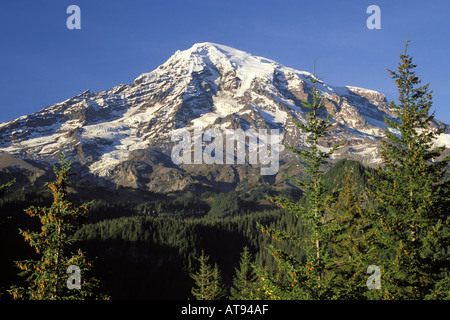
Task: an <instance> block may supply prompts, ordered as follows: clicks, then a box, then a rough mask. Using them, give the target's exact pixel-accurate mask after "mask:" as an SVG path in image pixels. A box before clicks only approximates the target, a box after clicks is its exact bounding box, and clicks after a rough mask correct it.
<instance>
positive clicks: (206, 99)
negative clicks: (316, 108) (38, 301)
mask: <svg viewBox="0 0 450 320" xmlns="http://www.w3.org/2000/svg"><path fill="white" fill-rule="evenodd" d="M312 76H313V75H312V74H310V73H308V72H303V71H298V70H294V69H292V68H288V67H285V66H282V65H280V64H279V63H277V62H275V61H272V60H269V59H266V58H261V57H256V56H253V55H251V54H248V53H245V52H242V51H239V50H236V49H233V48H230V47H227V46H222V45H217V44H212V43H199V44H195V45H194V46H192V47H191V48H190V49H188V50H185V51H177V52H176V53H175V54H174V55H173V56H172V57H170V58H169V60H167V61H166V62H165V63H164V64H162V65H161V66H159V67H158V68H157V69H156V70H154V71H152V72H149V73H144V74H142V75H140V76H139V77H138V78H136V79H135V80H134V82H133V83H132V84H129V85H119V86H116V87H114V88H112V89H110V90H107V91H102V92H98V93H91V92H90V91H89V90H87V91H85V92H83V93H81V94H79V95H77V96H75V97H73V98H70V99H68V100H66V101H64V102H61V103H58V104H55V105H52V106H49V107H46V108H44V109H42V110H41V111H39V112H36V113H34V114H31V115H27V116H23V117H20V118H17V119H15V120H13V121H10V122H6V123H1V124H0V152H3V153H7V154H9V155H12V156H13V157H14V158H16V159H17V163H16V165H17V166H21V165H20V163H19V162H20V161H22V165H23V166H24V167H25V166H26V165H25V164H24V162H23V161H26V163H29V164H30V165H32V166H33V168H34V167H39V168H40V169H39V170H41V171H39V170H35V174H38V172H40V173H42V172H44V171H45V169H46V168H48V167H49V166H50V164H51V161H55V160H57V157H58V154H59V153H60V152H61V151H63V150H64V151H66V152H67V153H69V154H70V155H71V156H72V157H73V159H74V161H76V163H77V170H78V171H79V172H80V174H79V177H80V178H82V179H87V180H89V181H92V182H95V183H100V184H103V185H106V186H111V187H115V186H129V187H133V188H144V189H150V190H154V191H163V192H167V191H174V190H182V189H185V188H189V187H191V186H192V185H194V184H200V185H204V186H211V187H217V188H222V189H230V188H235V187H236V186H238V185H239V184H240V183H255V182H257V181H260V180H261V179H264V180H265V181H270V182H280V181H282V180H283V179H282V175H283V174H284V173H285V172H290V173H292V172H294V173H295V172H296V171H298V166H297V165H296V164H293V163H292V162H289V159H291V158H292V156H293V155H292V154H290V153H289V152H287V151H286V150H283V149H284V148H283V147H281V152H280V168H279V170H278V174H277V175H274V176H273V177H261V174H260V171H259V169H258V168H259V165H255V164H250V163H248V161H247V162H246V163H245V164H242V165H241V164H237V163H235V164H231V165H230V164H223V165H219V164H214V165H207V164H205V163H201V164H181V165H179V166H178V165H176V164H174V162H173V161H172V159H171V151H172V148H173V146H174V141H172V140H171V137H172V134H173V133H174V132H176V130H180V129H183V128H184V129H189V130H193V128H194V125H201V126H202V127H203V128H204V129H206V128H216V129H218V130H222V131H224V130H226V129H239V128H240V129H242V130H249V129H255V130H259V129H269V130H270V129H279V130H280V131H281V135H282V139H281V145H284V144H289V145H292V146H298V147H302V146H303V145H304V136H303V134H302V133H300V132H299V131H298V130H297V129H296V128H295V126H294V125H293V123H292V122H291V121H290V119H291V118H292V117H295V118H297V119H299V120H301V121H302V120H303V121H304V120H305V119H306V115H305V111H306V110H305V108H304V107H303V106H302V104H301V101H302V100H303V101H304V100H307V99H310V98H311V83H310V82H309V81H308V79H310V78H311V77H312ZM318 89H319V90H320V91H321V94H322V96H323V99H324V100H323V102H324V104H325V106H326V110H327V111H328V112H329V113H330V114H332V115H333V119H334V121H335V124H334V125H333V127H332V128H331V129H330V134H329V135H328V136H327V137H326V139H324V143H323V148H324V149H326V148H330V147H331V146H332V145H333V144H334V143H336V142H339V141H345V143H346V144H345V146H344V147H342V148H341V149H340V150H339V152H337V153H336V156H335V159H336V160H337V159H340V158H342V157H346V158H352V159H357V160H359V161H361V162H363V163H364V164H366V165H374V164H376V163H378V162H379V160H380V159H379V154H378V140H379V139H380V138H381V137H382V136H383V128H384V118H385V117H394V113H392V112H391V110H389V103H388V101H386V98H385V96H384V95H383V94H381V93H379V92H376V91H372V90H367V89H362V88H356V87H349V86H347V87H331V86H328V85H327V84H325V83H322V82H321V83H320V84H319V86H318ZM435 126H446V125H445V124H443V123H441V122H439V121H436V122H435ZM448 133H449V132H448V130H447V132H446V134H445V135H443V136H442V139H444V140H445V141H447V140H448V136H449V135H448ZM442 139H441V140H442ZM446 139H447V140H446ZM444 140H442V141H444ZM5 159H6V158H5ZM8 159H10V158H8ZM9 162H11V161H10V160H9ZM0 165H1V163H0ZM24 169H26V168H24ZM35 180H36V179H35Z"/></svg>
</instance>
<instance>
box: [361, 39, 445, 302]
mask: <svg viewBox="0 0 450 320" xmlns="http://www.w3.org/2000/svg"><path fill="white" fill-rule="evenodd" d="M408 42H409V41H407V42H406V45H405V51H404V53H402V54H400V62H399V65H398V69H397V72H394V71H391V70H388V71H389V73H390V74H391V76H392V78H393V80H394V81H395V82H396V84H397V88H398V93H399V98H398V102H399V104H398V105H391V107H392V108H393V111H394V112H395V113H396V115H397V116H398V118H397V119H393V120H390V119H386V121H385V122H386V125H387V126H386V129H385V134H386V139H384V140H382V142H381V158H382V165H381V166H380V167H379V168H378V170H377V172H378V175H379V177H380V178H376V177H375V176H374V175H371V179H370V182H371V184H372V186H373V189H374V190H373V191H371V195H372V197H373V199H374V208H373V210H372V212H371V214H370V215H369V216H368V217H367V221H368V222H370V223H371V224H372V225H373V230H372V232H370V233H369V234H368V237H369V238H370V239H371V240H370V241H371V242H370V244H371V245H372V249H373V250H372V251H371V252H372V254H371V259H372V260H371V261H369V263H370V264H375V265H378V266H379V267H380V268H381V270H382V274H381V276H382V277H381V284H382V288H381V290H370V291H369V292H368V296H369V297H370V298H376V299H424V298H426V297H428V298H429V297H433V298H439V297H442V296H443V289H442V287H443V286H445V285H447V284H448V279H445V278H444V277H443V273H442V271H443V270H444V267H445V266H448V265H449V264H448V263H449V256H448V254H447V253H446V252H447V250H448V245H449V226H448V223H449V209H448V208H449V200H450V197H449V179H446V180H444V174H445V171H446V166H447V165H448V162H449V157H445V158H443V159H442V160H438V159H439V157H440V155H441V154H442V151H444V149H445V147H438V148H434V146H433V141H434V139H435V138H436V137H437V136H438V135H439V134H440V133H442V131H443V129H434V128H433V126H432V121H433V119H434V114H430V108H431V106H432V92H431V91H429V89H428V87H429V84H426V85H424V86H420V82H421V81H420V80H419V77H418V76H417V75H416V73H415V71H414V69H415V67H416V65H414V64H413V59H412V57H411V56H410V55H409V54H408V52H407V49H408ZM449 290H450V289H449V288H448V287H447V289H446V291H447V296H448V291H449Z"/></svg>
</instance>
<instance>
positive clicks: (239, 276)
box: [231, 246, 257, 300]
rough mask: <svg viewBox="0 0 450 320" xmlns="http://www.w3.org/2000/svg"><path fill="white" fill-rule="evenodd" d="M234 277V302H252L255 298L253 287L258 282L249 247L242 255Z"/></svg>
mask: <svg viewBox="0 0 450 320" xmlns="http://www.w3.org/2000/svg"><path fill="white" fill-rule="evenodd" d="M235 270H236V275H235V276H234V277H233V287H232V288H231V299H232V300H250V299H253V298H254V295H253V286H254V283H255V281H256V278H257V277H256V273H255V271H254V270H253V266H252V255H251V253H250V250H249V248H248V247H247V246H245V247H244V250H243V252H242V253H241V260H240V264H239V269H237V268H236V269H235Z"/></svg>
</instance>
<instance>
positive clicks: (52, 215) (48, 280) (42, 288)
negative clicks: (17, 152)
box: [8, 156, 101, 300]
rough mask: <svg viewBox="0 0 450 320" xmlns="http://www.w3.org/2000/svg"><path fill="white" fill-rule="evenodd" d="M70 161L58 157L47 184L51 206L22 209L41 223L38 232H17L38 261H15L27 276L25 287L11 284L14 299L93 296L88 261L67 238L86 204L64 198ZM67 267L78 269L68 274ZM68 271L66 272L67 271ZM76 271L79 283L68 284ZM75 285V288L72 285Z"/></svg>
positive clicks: (94, 288)
mask: <svg viewBox="0 0 450 320" xmlns="http://www.w3.org/2000/svg"><path fill="white" fill-rule="evenodd" d="M70 169H71V163H70V162H67V161H66V158H65V156H63V157H62V162H61V164H60V167H57V166H55V167H54V172H55V174H56V181H54V182H50V183H47V185H48V187H49V188H50V190H51V191H52V194H53V204H52V206H51V207H49V208H46V207H34V206H31V207H29V208H28V209H26V210H25V212H26V213H27V214H28V215H29V216H31V217H38V218H39V219H40V222H41V230H40V232H33V231H23V230H20V229H19V230H20V233H21V234H22V236H23V237H24V238H25V241H26V242H28V243H29V244H30V246H31V247H33V248H34V249H35V250H36V253H37V255H38V256H40V257H41V258H40V259H39V260H23V261H17V262H16V264H17V266H18V268H19V269H20V270H22V272H21V273H20V275H22V276H27V278H26V280H25V281H26V283H28V286H27V287H25V288H23V287H17V286H13V287H12V288H11V289H10V290H8V291H9V293H10V294H11V295H12V296H13V298H14V299H32V300H65V299H93V298H99V297H101V296H100V295H97V290H98V285H99V282H98V280H96V279H95V278H89V276H88V275H89V272H90V270H91V269H92V263H91V262H90V260H89V259H88V258H87V257H86V254H85V252H83V251H82V250H81V249H76V248H75V243H76V239H74V238H73V237H71V236H72V235H73V233H74V232H75V231H76V230H77V228H79V227H80V226H81V225H82V223H83V220H85V217H86V213H87V211H88V209H89V205H90V203H85V204H82V205H81V206H79V207H74V206H73V204H72V203H71V202H70V201H68V200H67V188H68V186H69V183H70V182H69V176H70ZM70 266H75V268H77V267H78V268H79V269H78V270H75V271H74V273H73V274H71V273H70V272H71V268H72V267H71V268H69V267H70ZM68 271H69V273H68ZM76 272H79V274H78V275H79V278H78V279H79V280H80V283H79V286H78V284H77V282H76V281H75V282H74V283H72V275H73V276H75V277H77V276H76V275H75V273H76ZM72 284H75V286H76V287H77V288H75V289H74V288H73V287H72Z"/></svg>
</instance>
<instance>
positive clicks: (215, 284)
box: [190, 250, 226, 300]
mask: <svg viewBox="0 0 450 320" xmlns="http://www.w3.org/2000/svg"><path fill="white" fill-rule="evenodd" d="M197 260H198V261H199V262H200V268H199V270H198V271H197V272H196V273H195V274H191V275H190V276H191V278H192V279H193V280H194V287H192V290H191V293H192V295H193V296H194V297H195V298H196V299H197V300H220V299H223V298H224V297H225V295H226V290H225V287H224V285H223V282H222V277H221V274H220V270H219V267H218V265H217V264H215V266H214V268H211V266H210V265H209V264H208V260H209V256H205V252H204V250H202V253H201V255H200V257H199V258H198V259H197Z"/></svg>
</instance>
